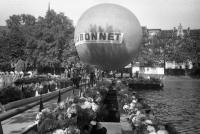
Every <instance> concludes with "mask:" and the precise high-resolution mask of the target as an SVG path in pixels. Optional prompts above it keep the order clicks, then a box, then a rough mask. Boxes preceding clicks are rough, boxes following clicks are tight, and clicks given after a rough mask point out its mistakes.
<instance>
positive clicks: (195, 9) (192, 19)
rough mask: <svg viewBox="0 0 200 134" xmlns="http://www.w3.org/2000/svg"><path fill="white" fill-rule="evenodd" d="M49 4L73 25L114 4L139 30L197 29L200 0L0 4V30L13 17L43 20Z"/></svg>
mask: <svg viewBox="0 0 200 134" xmlns="http://www.w3.org/2000/svg"><path fill="white" fill-rule="evenodd" d="M48 3H50V7H51V9H54V10H55V11H56V12H57V13H60V12H63V13H64V14H65V15H66V16H68V17H69V18H70V19H72V20H73V21H74V25H76V23H77V21H78V19H79V18H80V16H81V15H82V14H83V13H84V11H86V10H87V9H88V8H90V7H92V6H94V5H97V4H101V3H114V4H118V5H121V6H124V7H126V8H128V9H129V10H131V11H132V12H133V13H134V14H135V16H136V17H137V18H138V20H139V22H140V24H141V25H142V26H147V28H161V29H173V27H178V25H179V24H180V23H181V24H182V26H183V28H185V29H186V28H188V27H190V28H191V29H200V0H0V26H4V25H6V22H5V20H6V19H8V18H9V16H11V15H13V14H31V15H33V16H35V17H36V18H37V17H38V16H44V15H45V13H46V11H47V9H48Z"/></svg>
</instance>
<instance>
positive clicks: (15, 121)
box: [1, 91, 77, 134]
mask: <svg viewBox="0 0 200 134" xmlns="http://www.w3.org/2000/svg"><path fill="white" fill-rule="evenodd" d="M75 93H76V94H77V91H76V92H75ZM72 94H73V93H72V91H69V92H66V93H64V94H62V96H61V99H62V100H65V99H66V98H67V97H69V96H71V95H72ZM57 100H58V98H57V97H56V98H54V99H52V100H50V101H48V102H45V103H44V104H43V105H44V108H47V107H48V108H50V109H54V108H55V107H56V104H57ZM38 111H39V106H35V107H33V108H32V109H30V110H27V111H25V112H23V113H21V114H18V115H16V116H13V117H12V118H10V119H7V120H4V121H3V122H1V124H2V128H3V132H4V134H20V133H22V132H23V130H24V129H25V128H26V127H28V126H29V125H31V124H33V123H34V121H35V117H36V114H37V112H38Z"/></svg>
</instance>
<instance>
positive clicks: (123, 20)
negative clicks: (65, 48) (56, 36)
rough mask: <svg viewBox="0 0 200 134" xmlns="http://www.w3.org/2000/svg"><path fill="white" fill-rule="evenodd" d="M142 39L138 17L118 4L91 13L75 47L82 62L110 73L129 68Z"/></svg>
mask: <svg viewBox="0 0 200 134" xmlns="http://www.w3.org/2000/svg"><path fill="white" fill-rule="evenodd" d="M141 38H142V29H141V26H140V23H139V21H138V20H137V18H136V17H135V15H134V14H133V13H132V12H131V11H129V10H128V9H126V8H124V7H122V6H119V5H115V4H100V5H97V6H94V7H92V8H90V9H88V10H87V11H86V12H85V13H83V15H82V16H81V17H80V19H79V21H78V23H77V26H76V29H75V46H76V49H77V52H78V55H79V57H80V59H81V61H83V62H85V63H88V64H92V65H96V66H98V67H100V68H102V69H106V70H113V69H118V68H121V67H124V66H125V65H127V64H129V63H130V62H131V60H132V59H133V58H134V56H135V55H136V53H137V51H138V48H139V45H140V42H141Z"/></svg>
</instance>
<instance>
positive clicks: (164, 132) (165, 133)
mask: <svg viewBox="0 0 200 134" xmlns="http://www.w3.org/2000/svg"><path fill="white" fill-rule="evenodd" d="M157 134H169V133H168V132H167V131H166V130H158V131H157Z"/></svg>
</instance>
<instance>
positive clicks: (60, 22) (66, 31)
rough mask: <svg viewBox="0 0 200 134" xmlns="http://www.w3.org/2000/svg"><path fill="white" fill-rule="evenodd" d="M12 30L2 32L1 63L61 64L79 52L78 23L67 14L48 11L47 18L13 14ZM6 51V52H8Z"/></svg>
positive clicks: (35, 65) (0, 37)
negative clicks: (76, 41)
mask: <svg viewBox="0 0 200 134" xmlns="http://www.w3.org/2000/svg"><path fill="white" fill-rule="evenodd" d="M6 23H7V28H8V31H7V32H6V33H5V34H4V36H3V34H0V35H1V36H0V48H2V49H0V50H1V51H2V52H3V53H1V54H0V59H1V61H0V62H3V60H4V61H7V62H8V61H9V62H14V63H17V61H18V60H20V59H22V60H25V61H26V63H27V64H29V65H30V66H33V67H35V68H36V67H39V66H51V67H60V66H61V63H66V62H67V59H68V57H70V56H71V55H73V54H77V53H76V52H75V51H76V50H75V47H74V45H73V33H74V26H73V22H72V20H70V19H69V18H68V17H66V16H65V15H64V14H63V13H59V14H57V13H56V12H55V11H54V10H48V11H47V12H46V15H45V17H38V19H36V18H35V17H34V16H32V15H27V14H21V15H12V16H10V17H9V19H8V20H7V21H6ZM5 50H6V51H5Z"/></svg>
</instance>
